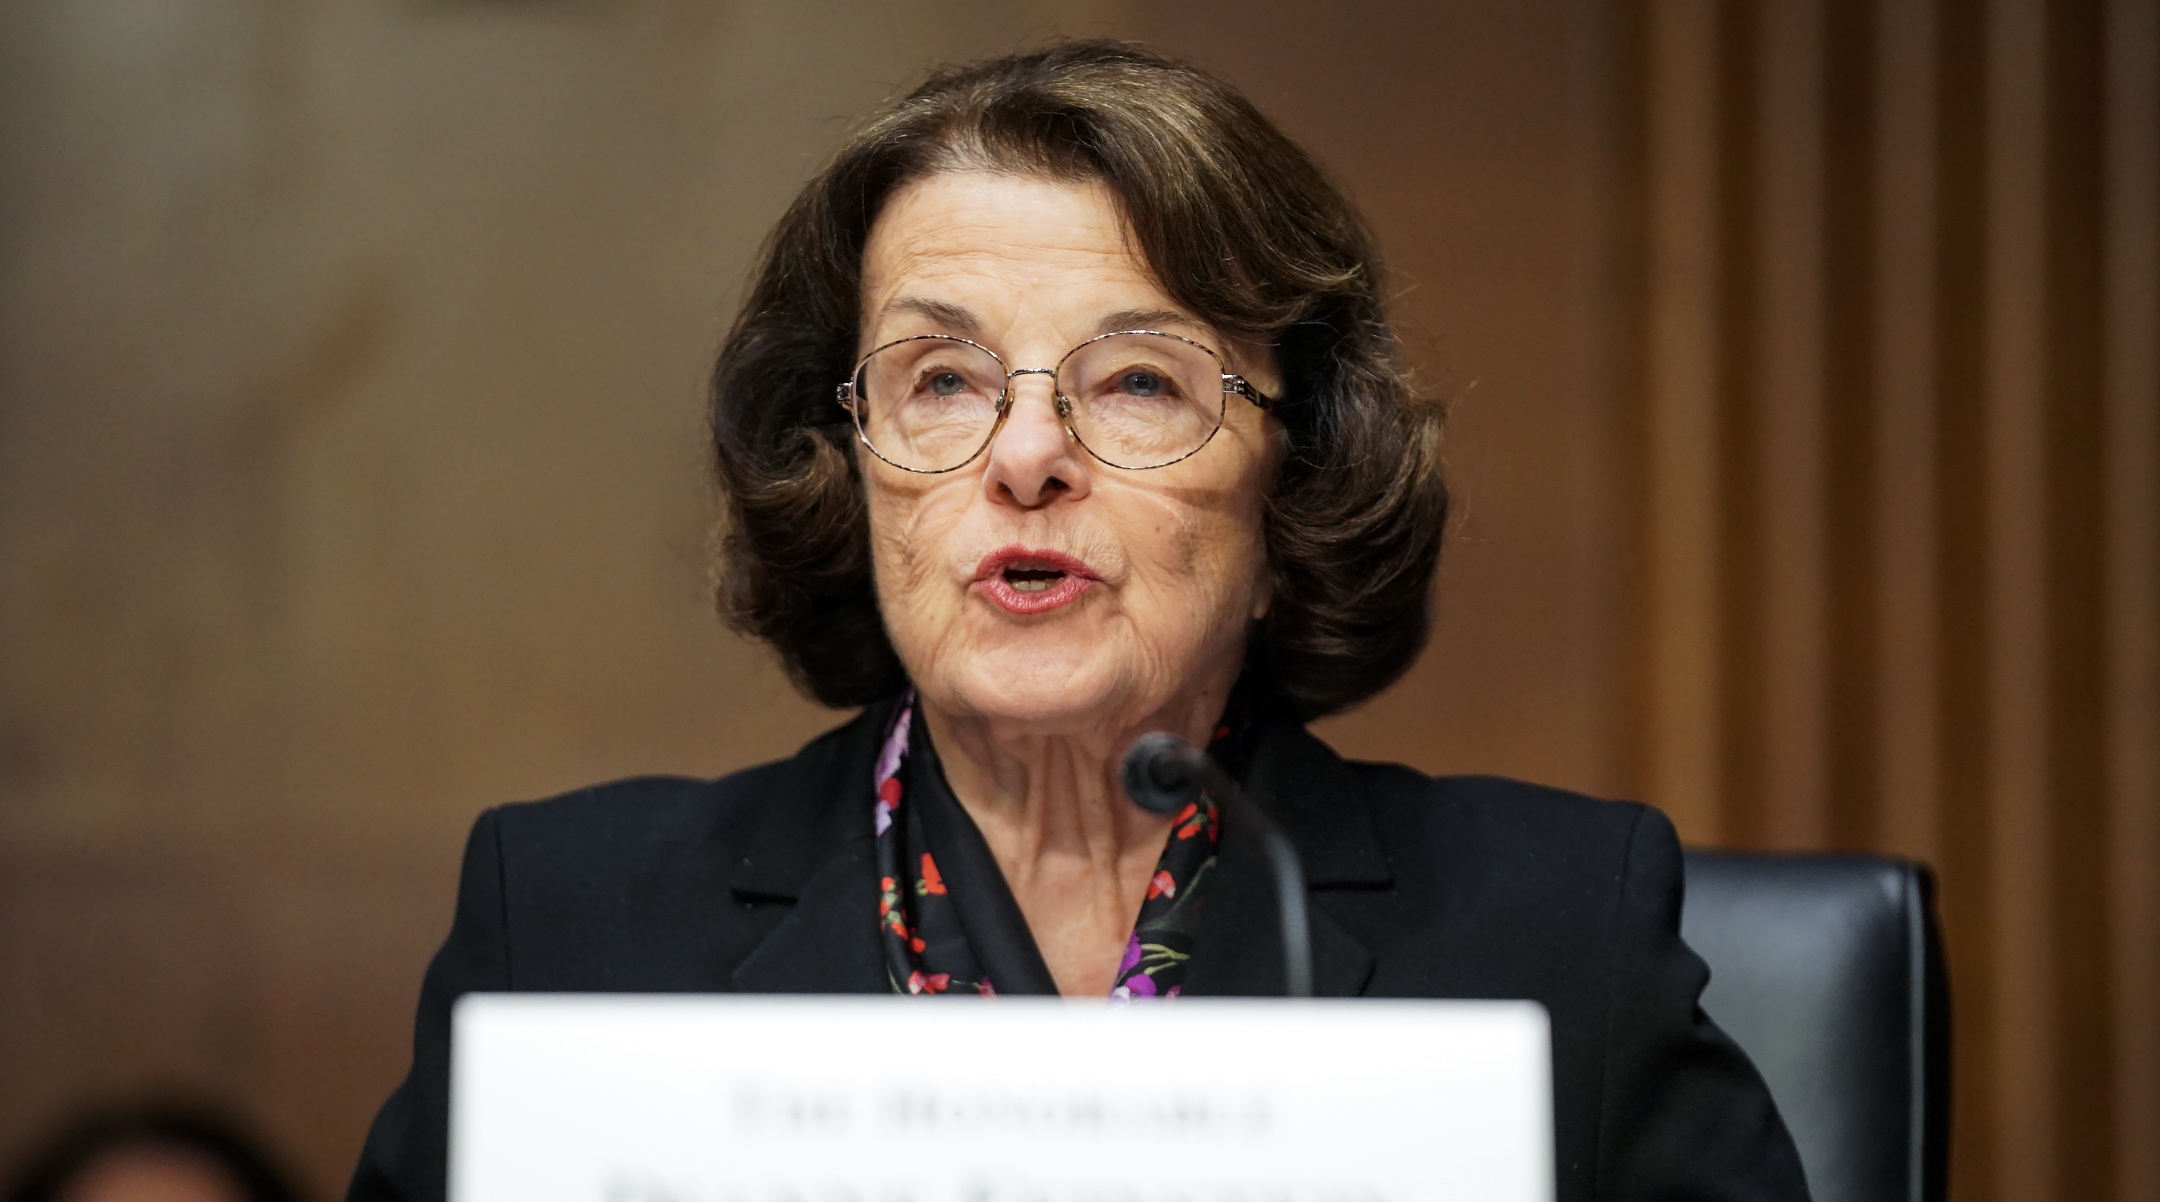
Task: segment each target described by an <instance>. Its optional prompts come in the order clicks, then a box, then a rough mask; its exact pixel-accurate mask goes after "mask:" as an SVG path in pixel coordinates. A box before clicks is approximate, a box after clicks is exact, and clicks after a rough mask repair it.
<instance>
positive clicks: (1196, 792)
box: [1125, 730, 1312, 998]
mask: <svg viewBox="0 0 2160 1202" xmlns="http://www.w3.org/2000/svg"><path fill="white" fill-rule="evenodd" d="M1125 792H1126V793H1127V794H1128V795H1130V796H1131V797H1132V799H1133V803H1134V804H1135V805H1138V806H1139V807H1140V808H1141V809H1143V810H1146V811H1147V812H1149V813H1151V814H1161V815H1163V816H1164V817H1170V816H1172V815H1174V814H1176V813H1178V812H1179V811H1180V810H1182V809H1184V808H1185V807H1186V806H1187V805H1188V804H1193V803H1197V802H1198V801H1199V800H1200V797H1201V795H1202V794H1205V795H1207V796H1209V797H1212V798H1214V799H1215V804H1216V805H1217V806H1219V807H1221V808H1222V810H1223V812H1224V813H1226V814H1227V813H1229V812H1230V811H1231V810H1233V809H1235V811H1236V813H1237V815H1238V817H1237V820H1238V821H1239V822H1242V823H1245V824H1247V825H1249V826H1250V827H1251V828H1252V829H1253V831H1254V832H1255V833H1256V834H1258V835H1259V836H1260V840H1261V843H1262V844H1263V845H1264V846H1265V848H1266V849H1267V858H1268V873H1269V875H1270V876H1272V877H1273V878H1274V881H1275V905H1276V909H1277V910H1278V912H1279V913H1280V914H1281V916H1282V941H1283V993H1284V995H1285V996H1287V997H1300V998H1309V997H1311V996H1312V925H1311V922H1310V921H1309V920H1308V918H1307V916H1306V913H1305V870H1304V868H1303V867H1301V866H1300V865H1299V863H1298V856H1297V849H1296V848H1295V847H1292V846H1291V845H1290V839H1289V837H1288V836H1286V835H1284V834H1283V832H1282V827H1280V826H1278V825H1276V823H1275V820H1274V819H1273V818H1271V817H1269V816H1268V814H1267V812H1266V811H1265V810H1262V809H1261V808H1260V807H1259V806H1256V805H1247V804H1246V803H1245V799H1244V794H1243V793H1242V792H1241V791H1240V790H1239V789H1238V786H1237V781H1235V780H1233V779H1231V776H1230V774H1229V773H1227V772H1225V771H1223V770H1222V766H1221V765H1220V764H1217V763H1216V762H1215V761H1214V760H1213V759H1211V758H1209V756H1208V754H1207V753H1206V752H1204V751H1201V750H1199V749H1198V748H1195V747H1193V746H1192V745H1191V744H1189V743H1187V742H1186V741H1185V740H1183V739H1180V738H1178V737H1177V736H1176V735H1174V734H1171V733H1170V732H1168V731H1161V730H1159V731H1156V732H1154V733H1153V734H1146V735H1142V736H1140V738H1139V739H1138V740H1136V741H1134V743H1133V745H1132V750H1130V751H1128V752H1126V753H1125Z"/></svg>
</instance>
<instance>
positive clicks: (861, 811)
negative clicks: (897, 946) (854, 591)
mask: <svg viewBox="0 0 2160 1202" xmlns="http://www.w3.org/2000/svg"><path fill="white" fill-rule="evenodd" d="M895 704H897V702H896V701H888V702H881V703H879V704H877V705H873V706H870V707H868V708H866V709H865V710H864V711H863V712H862V713H861V714H859V715H857V716H856V718H855V720H854V721H852V722H849V723H848V724H847V725H845V726H842V727H840V728H838V729H836V730H833V731H830V732H827V733H826V734H825V735H823V736H821V737H819V738H818V739H816V740H815V741H813V742H812V743H811V744H810V745H809V746H807V747H805V748H803V749H802V751H801V752H800V753H798V754H797V755H796V756H795V758H794V759H792V760H790V761H788V762H787V763H786V764H784V765H782V766H781V767H780V769H779V773H778V779H777V780H776V781H775V782H774V784H773V786H772V787H771V788H770V789H769V790H768V791H767V792H766V794H765V796H764V797H763V798H761V799H760V800H761V801H762V803H763V808H764V812H763V814H762V815H761V817H760V818H759V820H758V822H757V825H756V827H755V828H754V829H753V830H752V831H751V832H750V833H749V837H748V839H747V840H746V841H745V843H744V851H743V854H742V857H741V858H740V859H739V860H738V861H737V862H736V864H735V865H734V874H733V875H734V880H733V887H734V890H735V894H736V896H737V898H738V899H740V900H741V901H743V902H745V903H755V902H760V901H763V902H792V903H794V904H793V906H792V907H791V908H790V909H789V911H788V915H787V917H785V918H783V919H781V920H780V922H779V924H778V925H777V926H775V927H774V928H773V930H772V933H771V934H769V935H767V936H766V937H765V938H764V940H763V941H762V942H760V943H759V944H758V946H757V948H756V949H755V950H754V951H752V952H751V953H750V955H748V956H747V957H745V958H744V959H743V961H742V963H740V964H738V965H736V967H735V971H734V974H733V981H734V985H735V988H736V989H737V990H739V991H741V992H744V993H883V992H885V991H887V990H889V989H890V988H891V987H892V986H891V983H890V982H889V981H887V980H886V972H885V961H884V957H883V953H882V951H881V950H880V949H879V947H878V942H877V939H878V934H877V921H876V918H877V898H878V888H877V886H878V882H877V856H876V854H875V851H874V848H873V844H872V839H873V834H874V833H873V831H872V829H871V825H870V796H871V795H870V775H871V768H872V766H873V765H874V764H875V762H876V757H877V750H878V744H879V743H880V742H881V741H882V739H883V736H884V734H885V728H886V726H887V724H888V723H890V722H891V720H892V713H893V706H894V705H895Z"/></svg>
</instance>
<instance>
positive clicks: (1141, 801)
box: [1125, 730, 1200, 818]
mask: <svg viewBox="0 0 2160 1202" xmlns="http://www.w3.org/2000/svg"><path fill="white" fill-rule="evenodd" d="M1199 759H1200V753H1199V752H1197V751H1194V750H1193V749H1192V748H1191V747H1190V746H1188V745H1187V744H1186V742H1185V740H1183V739H1181V738H1178V737H1177V736H1176V735H1174V734H1171V733H1170V732H1169V731H1167V730H1158V731H1155V732H1154V733H1152V734H1145V735H1141V736H1140V737H1139V738H1138V739H1136V740H1134V741H1133V745H1132V750H1130V751H1128V752H1126V753H1125V792H1126V795H1127V796H1129V797H1131V798H1132V799H1133V804H1134V805H1137V806H1139V807H1140V808H1141V809H1143V810H1146V811H1147V812H1148V813H1150V814H1160V815H1162V816H1163V817H1165V818H1167V817H1169V816H1171V815H1173V814H1175V813H1177V812H1178V811H1179V810H1182V809H1184V808H1185V806H1186V805H1187V804H1188V803H1190V802H1192V801H1194V800H1196V799H1198V798H1199V796H1200V771H1199Z"/></svg>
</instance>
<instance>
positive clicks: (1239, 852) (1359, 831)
mask: <svg viewBox="0 0 2160 1202" xmlns="http://www.w3.org/2000/svg"><path fill="white" fill-rule="evenodd" d="M897 704H898V701H897V699H895V700H892V701H886V702H881V703H879V704H877V705H873V706H870V707H868V708H867V709H865V710H864V711H863V712H862V714H861V715H859V716H858V717H856V718H855V720H854V721H852V722H849V723H848V724H846V725H845V726H842V727H840V728H838V729H836V730H833V731H831V732H829V733H827V734H825V735H823V736H822V737H820V738H818V739H817V740H815V741H813V742H812V743H811V744H810V745H809V746H807V747H805V748H803V750H802V751H801V753H800V754H798V755H797V756H796V757H795V758H794V759H793V760H790V761H788V762H787V763H786V764H784V765H782V766H781V767H780V769H779V772H778V779H777V780H775V782H774V785H773V787H772V788H771V789H770V791H769V792H768V794H767V798H768V800H767V801H766V804H765V810H764V813H763V815H762V816H761V817H760V818H759V819H758V821H757V824H756V826H755V828H754V829H753V830H752V831H750V832H749V835H748V838H747V839H746V841H745V843H744V845H743V846H744V849H745V850H744V852H743V854H742V856H741V858H740V859H739V860H738V861H737V863H736V864H735V865H734V872H733V874H732V875H733V881H732V885H733V888H734V891H735V893H736V895H737V896H738V897H739V898H740V899H741V900H742V901H744V902H758V901H767V902H793V903H794V905H793V907H792V909H791V910H790V912H789V914H788V915H787V917H786V918H784V919H782V920H781V921H780V923H779V924H778V925H777V926H776V927H774V928H773V931H772V933H771V934H770V935H768V936H766V938H765V939H764V940H763V941H762V942H761V943H759V945H758V947H757V949H756V950H755V951H753V952H752V953H751V954H750V955H749V956H748V957H747V958H745V959H744V960H743V962H742V963H741V964H740V965H738V966H737V967H736V969H735V972H734V983H735V987H736V988H737V989H740V990H743V991H745V992H756V993H882V992H885V991H886V990H887V989H889V988H891V984H890V982H888V981H887V980H886V979H885V978H886V972H885V965H884V960H883V957H882V954H881V951H880V949H879V947H878V943H877V924H876V922H875V920H874V916H875V915H876V914H877V859H876V855H875V854H874V849H873V844H872V839H873V832H872V829H871V825H870V804H869V800H870V789H869V781H870V776H871V770H872V767H873V765H874V764H875V762H876V757H877V751H878V746H879V744H880V743H881V742H882V741H883V736H884V734H885V729H886V727H887V725H888V724H889V723H890V722H891V720H892V714H893V709H894V707H895V706H896V705H897ZM1263 723H1264V725H1263V728H1262V730H1261V732H1260V735H1259V738H1258V739H1257V740H1256V742H1255V745H1254V750H1253V753H1252V759H1251V763H1250V767H1249V769H1248V771H1247V772H1246V782H1245V786H1246V790H1245V802H1246V804H1248V805H1252V804H1257V805H1263V806H1266V807H1267V810H1268V812H1269V813H1270V814H1272V815H1273V816H1274V817H1275V819H1276V821H1277V822H1279V823H1281V824H1282V827H1283V830H1284V832H1285V833H1287V834H1288V835H1289V837H1290V841H1291V842H1292V843H1294V844H1295V845H1296V846H1297V849H1298V854H1299V857H1300V858H1301V859H1302V860H1303V862H1304V867H1305V878H1306V885H1307V889H1308V896H1309V897H1311V898H1312V900H1313V901H1314V904H1313V905H1312V907H1311V913H1312V933H1313V968H1314V989H1315V992H1317V993H1320V994H1322V995H1333V996H1340V995H1349V994H1355V993H1357V992H1359V991H1360V990H1361V989H1362V988H1363V987H1364V983H1365V980H1366V978H1367V977H1369V976H1370V975H1371V972H1372V955H1371V953H1370V951H1369V950H1367V949H1366V948H1365V946H1364V945H1363V944H1362V943H1360V942H1359V941H1358V940H1357V939H1356V938H1355V937H1354V936H1352V935H1351V934H1350V933H1349V932H1348V931H1346V930H1345V929H1344V928H1343V927H1342V926H1341V924H1339V923H1337V922H1336V921H1335V920H1334V919H1333V918H1332V917H1330V916H1329V914H1328V913H1327V911H1326V909H1325V908H1324V907H1323V905H1322V904H1320V903H1321V899H1322V898H1324V897H1325V896H1326V894H1327V893H1328V892H1329V891H1331V890H1340V889H1379V888H1385V887H1387V886H1388V885H1389V884H1391V883H1392V876H1391V874H1390V872H1389V870H1388V863H1387V857H1386V855H1385V854H1384V853H1383V852H1382V849H1381V844H1380V840H1379V837H1378V834H1377V832H1376V830H1375V828H1374V825H1373V819H1372V815H1371V813H1370V811H1369V810H1368V809H1367V806H1366V803H1365V798H1364V795H1363V792H1362V790H1361V789H1360V788H1359V787H1358V782H1357V778H1356V777H1355V776H1354V775H1353V774H1352V773H1351V772H1350V769H1349V767H1348V766H1347V765H1346V764H1344V763H1343V761H1342V758H1341V757H1340V756H1338V755H1336V754H1335V752H1334V751H1333V750H1331V749H1330V748H1329V747H1328V746H1327V745H1326V744H1324V743H1322V742H1320V741H1319V740H1318V739H1316V738H1314V737H1313V736H1312V734H1311V733H1310V732H1308V731H1306V730H1305V728H1304V727H1303V726H1301V725H1299V724H1298V723H1296V722H1295V721H1292V720H1290V719H1288V718H1286V717H1282V716H1273V715H1271V716H1269V717H1267V718H1265V719H1263ZM1221 868H1222V875H1221V880H1220V885H1219V888H1221V889H1222V893H1221V894H1220V895H1219V900H1218V901H1217V902H1216V904H1215V906H1214V909H1215V910H1216V919H1215V922H1214V925H1213V926H1212V928H1211V929H1210V930H1209V931H1208V933H1207V934H1206V935H1205V936H1204V937H1203V938H1202V940H1201V943H1200V945H1199V946H1198V947H1197V948H1195V949H1194V958H1193V967H1192V973H1191V975H1190V976H1189V977H1188V992H1192V993H1195V994H1202V993H1216V994H1258V995H1265V994H1272V993H1278V992H1280V991H1281V982H1282V953H1281V934H1280V931H1281V926H1280V922H1279V919H1278V917H1277V915H1276V913H1275V903H1274V899H1273V891H1272V886H1271V885H1270V884H1269V878H1268V875H1267V866H1266V861H1265V858H1264V856H1263V855H1262V853H1261V851H1260V849H1259V847H1258V842H1257V840H1249V839H1246V838H1241V837H1239V835H1238V827H1237V823H1236V819H1235V816H1234V811H1233V815H1232V817H1231V820H1230V823H1229V825H1228V828H1227V833H1226V837H1225V840H1224V845H1223V851H1222V860H1221Z"/></svg>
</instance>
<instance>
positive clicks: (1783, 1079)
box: [1680, 851, 1950, 1202]
mask: <svg viewBox="0 0 2160 1202" xmlns="http://www.w3.org/2000/svg"><path fill="white" fill-rule="evenodd" d="M1680 930H1681V934H1682V935H1683V936H1684V937H1685V938H1686V939H1687V942H1688V945H1689V946H1691V947H1693V948H1694V949H1695V951H1696V952H1697V954H1699V955H1701V956H1702V958H1703V959H1704V960H1705V961H1707V962H1708V963H1709V965H1710V985H1709V987H1708V988H1707V989H1706V990H1704V991H1703V999H1702V1004H1703V1009H1704V1010H1705V1011H1707V1012H1708V1013H1709V1015H1710V1017H1711V1018H1713V1019H1715V1020H1716V1021H1717V1024H1718V1025H1719V1026H1720V1027H1723V1028H1724V1029H1725V1031H1726V1033H1727V1034H1729V1035H1731V1036H1732V1037H1733V1039H1734V1040H1735V1041H1737V1042H1738V1043H1739V1044H1740V1046H1741V1047H1742V1048H1744V1049H1745V1050H1746V1051H1747V1054H1748V1056H1749V1057H1750V1058H1752V1059H1753V1060H1754V1061H1755V1065H1756V1067H1757V1068H1759V1069H1761V1070H1762V1075H1763V1078H1764V1079H1765V1080H1767V1081H1768V1082H1769V1083H1770V1093H1771V1096H1773V1097H1774V1098H1776V1099H1777V1104H1778V1110H1779V1112H1780V1113H1782V1114H1783V1115H1784V1116H1785V1123H1786V1125H1787V1126H1788V1127H1790V1128H1791V1129H1792V1134H1793V1140H1794V1141H1795V1142H1796V1143H1798V1144H1799V1146H1800V1161H1801V1163H1802V1165H1804V1166H1805V1167H1806V1169H1807V1177H1808V1187H1809V1190H1810V1191H1811V1192H1812V1193H1813V1194H1814V1196H1815V1202H1893V1200H1894V1202H1940V1199H1941V1198H1942V1197H1943V1189H1944V1174H1945V1171H1946V1168H1947V1163H1948V1156H1947V1153H1948V1150H1949V1144H1948V1136H1949V1113H1950V1110H1949V1107H1950V1056H1949V1047H1950V1043H1949V1034H1950V1003H1949V996H1948V993H1947V992H1946V990H1945V986H1944V980H1943V966H1942V945H1941V941H1940V937H1939V935H1938V934H1937V932H1936V927H1935V911H1934V881H1933V878H1932V877H1931V876H1930V875H1929V873H1928V870H1927V869H1926V867H1924V866H1922V865H1919V864H1915V863H1912V862H1910V861H1906V860H1894V859H1887V858H1883V857H1878V856H1843V855H1790V856H1788V855H1748V854H1742V853H1737V852H1714V851H1689V852H1688V853H1687V901H1686V903H1685V905H1684V906H1683V907H1682V909H1681V918H1680Z"/></svg>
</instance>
